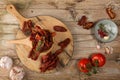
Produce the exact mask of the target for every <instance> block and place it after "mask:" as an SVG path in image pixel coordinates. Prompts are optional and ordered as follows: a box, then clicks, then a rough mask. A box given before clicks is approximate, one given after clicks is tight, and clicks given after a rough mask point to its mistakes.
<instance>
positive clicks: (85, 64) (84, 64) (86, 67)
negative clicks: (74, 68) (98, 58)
mask: <svg viewBox="0 0 120 80" xmlns="http://www.w3.org/2000/svg"><path fill="white" fill-rule="evenodd" d="M78 68H79V69H80V71H81V72H84V73H87V72H89V71H90V70H91V69H92V64H91V62H90V60H89V59H87V58H83V59H81V60H80V61H79V62H78Z"/></svg>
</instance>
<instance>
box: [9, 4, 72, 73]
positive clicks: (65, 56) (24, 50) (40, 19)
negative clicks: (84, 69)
mask: <svg viewBox="0 0 120 80" xmlns="http://www.w3.org/2000/svg"><path fill="white" fill-rule="evenodd" d="M10 7H12V8H10ZM8 8H9V10H8V11H9V12H10V13H12V14H14V15H15V16H16V17H17V19H18V20H19V22H20V28H21V29H22V24H23V22H24V21H26V20H32V21H33V22H34V23H35V24H37V25H38V26H40V27H42V28H43V29H48V30H50V31H51V32H56V31H54V29H53V27H54V26H56V25H58V26H62V27H64V28H66V29H67V31H66V32H56V36H55V37H54V44H53V49H52V50H51V52H55V51H56V50H58V49H60V47H59V46H58V43H59V42H61V41H63V40H65V39H66V38H70V40H71V42H70V44H69V45H68V46H67V47H66V48H65V49H64V51H63V52H62V53H61V54H60V55H59V60H60V65H59V66H63V67H64V66H65V65H66V64H67V63H68V62H69V60H70V59H71V57H72V54H73V38H72V35H71V33H70V31H69V29H68V28H67V27H66V25H65V24H63V23H62V22H61V21H59V20H58V19H56V18H53V17H50V16H37V17H33V18H28V19H26V18H24V17H22V16H21V15H20V14H18V12H17V11H16V9H15V8H14V6H13V5H9V6H8V7H7V9H8ZM10 9H12V10H10ZM24 38H26V36H25V35H24V34H23V33H22V31H21V30H19V31H18V33H17V35H16V39H24ZM30 50H31V48H30V47H28V46H25V45H21V44H17V45H16V52H17V55H18V57H19V58H20V60H21V62H22V63H23V64H24V65H25V66H26V67H27V68H29V69H30V70H33V71H36V72H40V69H39V68H40V65H41V61H40V60H41V57H42V56H43V55H46V54H47V53H42V54H40V55H39V58H38V59H37V60H36V61H34V60H32V59H30V58H28V55H29V52H30ZM52 71H56V70H55V69H54V70H52ZM47 72H48V73H49V72H51V71H47Z"/></svg>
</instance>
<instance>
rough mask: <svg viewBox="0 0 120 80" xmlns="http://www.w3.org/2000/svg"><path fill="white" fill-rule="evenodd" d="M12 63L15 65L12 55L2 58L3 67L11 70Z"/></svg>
mask: <svg viewBox="0 0 120 80" xmlns="http://www.w3.org/2000/svg"><path fill="white" fill-rule="evenodd" d="M12 65H13V60H12V59H11V58H10V57H8V56H4V57H2V58H1V59H0V67H1V68H4V69H8V70H10V69H11V68H12Z"/></svg>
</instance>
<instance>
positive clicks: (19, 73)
mask: <svg viewBox="0 0 120 80" xmlns="http://www.w3.org/2000/svg"><path fill="white" fill-rule="evenodd" d="M24 75H25V72H24V70H23V68H21V67H17V66H16V67H13V68H12V69H11V71H10V75H9V76H10V79H11V80H22V79H23V77H24Z"/></svg>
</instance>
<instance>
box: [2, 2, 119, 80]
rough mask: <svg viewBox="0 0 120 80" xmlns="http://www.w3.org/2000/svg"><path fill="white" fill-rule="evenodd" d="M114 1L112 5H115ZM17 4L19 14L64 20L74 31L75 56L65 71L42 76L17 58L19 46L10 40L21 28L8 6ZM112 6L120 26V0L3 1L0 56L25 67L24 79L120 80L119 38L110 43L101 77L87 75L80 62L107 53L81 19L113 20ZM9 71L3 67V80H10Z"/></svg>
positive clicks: (107, 44) (100, 73)
mask: <svg viewBox="0 0 120 80" xmlns="http://www.w3.org/2000/svg"><path fill="white" fill-rule="evenodd" d="M111 1H112V2H111ZM9 3H13V4H15V5H16V6H17V8H18V10H19V12H20V13H21V14H22V15H23V16H25V17H33V16H36V15H49V16H53V17H56V18H58V19H59V20H61V21H63V23H65V24H66V25H67V26H68V28H69V29H70V31H71V33H72V36H73V39H74V53H73V57H72V59H71V61H70V63H69V64H68V66H66V67H65V68H64V70H63V71H58V72H56V73H51V74H39V73H36V72H32V71H30V70H29V69H27V68H26V67H25V66H24V65H23V64H22V63H21V62H20V60H19V58H18V57H17V55H16V51H15V45H12V44H7V43H6V41H7V40H11V39H15V36H16V33H17V31H18V29H19V27H18V26H19V23H18V22H17V20H16V18H15V17H13V16H12V15H10V14H9V13H8V12H7V11H6V10H5V6H6V5H7V4H9ZM109 4H111V5H112V6H115V8H114V11H115V13H116V15H117V17H116V18H115V19H114V20H113V21H115V22H116V23H117V25H118V28H119V26H120V1H119V0H25V1H24V0H20V1H18V0H1V1H0V57H2V56H5V55H8V56H10V57H12V59H13V61H14V65H18V66H22V67H23V68H24V69H25V72H26V75H25V78H24V80H119V79H120V63H119V62H117V61H116V60H117V59H118V58H119V57H120V45H119V43H120V41H119V38H120V36H119V34H118V37H117V38H116V39H115V40H114V41H112V42H110V43H106V44H105V45H106V46H111V47H113V49H114V51H113V54H109V55H107V54H106V55H105V56H106V58H107V63H106V64H105V66H104V67H102V68H101V69H100V72H99V73H98V74H95V75H92V76H86V75H83V74H82V73H80V72H79V70H78V69H77V67H76V63H77V61H78V60H79V59H81V58H83V57H89V56H90V54H92V53H94V52H105V51H104V49H103V48H101V49H100V50H98V49H97V48H96V45H97V41H96V39H95V38H94V32H92V31H91V30H85V29H83V28H82V27H80V26H78V25H77V22H76V21H77V20H78V19H79V18H80V17H81V16H83V15H86V16H87V17H88V19H89V21H93V22H96V21H98V20H100V19H106V18H107V19H109V17H108V15H107V14H106V11H105V9H106V7H107V6H108V5H109ZM7 72H8V71H5V72H4V71H3V69H1V68H0V80H9V77H8V74H6V73H7Z"/></svg>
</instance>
